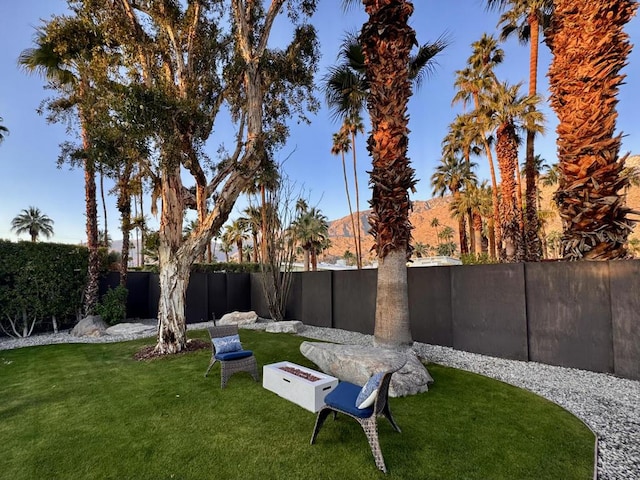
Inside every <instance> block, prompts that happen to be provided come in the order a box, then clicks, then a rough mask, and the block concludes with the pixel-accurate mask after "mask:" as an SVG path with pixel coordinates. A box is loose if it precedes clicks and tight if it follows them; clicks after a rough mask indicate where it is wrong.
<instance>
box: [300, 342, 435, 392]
mask: <svg viewBox="0 0 640 480" xmlns="http://www.w3.org/2000/svg"><path fill="white" fill-rule="evenodd" d="M300 352H301V353H302V354H303V355H304V356H305V357H306V358H308V359H309V360H311V361H312V362H313V363H315V364H316V365H318V367H319V368H320V370H322V371H323V372H324V373H326V374H328V375H332V376H334V377H337V378H339V379H340V380H345V381H347V382H351V383H355V384H356V385H364V384H365V383H366V382H367V380H368V379H369V377H370V376H371V375H372V374H373V373H375V372H380V371H383V370H386V369H388V368H391V367H393V366H394V365H398V364H400V363H402V362H403V361H405V360H406V364H405V365H404V367H402V368H401V369H400V370H398V371H397V372H396V373H394V374H393V376H392V377H391V384H390V386H389V395H390V396H392V397H404V396H406V395H415V394H416V393H421V392H426V391H428V390H429V385H430V384H431V383H433V378H432V377H431V375H430V374H429V372H428V371H427V369H426V368H425V366H424V365H423V364H422V362H420V360H419V359H418V357H417V356H416V355H415V353H413V352H411V351H408V352H401V351H397V350H390V349H385V348H378V347H368V346H364V345H337V344H334V343H323V342H302V344H301V345H300Z"/></svg>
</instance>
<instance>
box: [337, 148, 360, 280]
mask: <svg viewBox="0 0 640 480" xmlns="http://www.w3.org/2000/svg"><path fill="white" fill-rule="evenodd" d="M340 153H341V154H342V175H343V176H344V189H345V192H346V194H347V205H348V206H349V218H350V219H351V228H352V229H353V243H354V248H355V250H356V259H357V258H359V253H358V252H359V251H360V247H359V239H358V231H359V229H358V230H356V221H355V219H354V218H353V209H352V208H351V195H349V182H348V180H347V164H346V162H345V161H344V151H341V152H340ZM356 265H358V262H357V260H356ZM357 268H360V265H358V267H357Z"/></svg>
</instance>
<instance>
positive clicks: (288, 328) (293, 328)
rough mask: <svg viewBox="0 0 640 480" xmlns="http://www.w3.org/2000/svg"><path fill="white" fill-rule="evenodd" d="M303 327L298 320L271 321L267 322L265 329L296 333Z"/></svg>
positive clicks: (273, 331) (271, 331)
mask: <svg viewBox="0 0 640 480" xmlns="http://www.w3.org/2000/svg"><path fill="white" fill-rule="evenodd" d="M303 328H304V325H303V324H302V322H300V321H298V320H291V321H283V322H271V323H269V324H267V327H266V328H265V331H267V332H269V333H298V332H300V331H301V330H302V329H303Z"/></svg>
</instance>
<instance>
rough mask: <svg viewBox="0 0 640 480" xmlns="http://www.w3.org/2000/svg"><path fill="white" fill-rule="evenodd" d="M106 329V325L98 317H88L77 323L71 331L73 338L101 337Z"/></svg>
mask: <svg viewBox="0 0 640 480" xmlns="http://www.w3.org/2000/svg"><path fill="white" fill-rule="evenodd" d="M106 329H107V324H106V323H105V321H104V320H102V317H101V316H100V315H89V316H88V317H85V318H83V319H82V320H80V321H79V322H78V324H77V325H76V326H75V327H73V330H71V333H70V334H71V335H73V336H74V337H101V336H102V335H104V333H105V331H106Z"/></svg>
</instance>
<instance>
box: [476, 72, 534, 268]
mask: <svg viewBox="0 0 640 480" xmlns="http://www.w3.org/2000/svg"><path fill="white" fill-rule="evenodd" d="M519 90H520V84H517V85H512V86H510V85H508V84H506V83H499V84H496V86H495V88H494V89H493V91H492V92H491V93H490V94H489V95H486V96H485V97H484V101H483V103H484V106H483V112H482V113H483V114H484V115H485V116H486V118H487V119H488V122H489V125H490V126H491V127H492V128H494V129H495V130H496V155H497V157H498V165H499V167H500V179H501V189H502V199H501V202H500V221H501V225H500V227H501V231H502V235H503V240H504V242H505V251H504V253H501V259H502V260H504V261H507V262H518V261H522V260H524V252H525V249H524V243H523V241H522V232H521V229H520V221H519V219H520V218H521V212H522V204H521V203H519V202H518V201H517V196H516V182H515V174H516V173H517V172H518V171H519V170H518V144H519V136H518V130H522V129H527V130H531V131H535V132H538V133H541V132H543V131H544V128H543V126H542V123H543V121H544V117H543V115H542V113H541V112H539V111H537V110H536V105H537V104H538V102H539V98H538V97H529V96H521V95H520V94H519Z"/></svg>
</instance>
